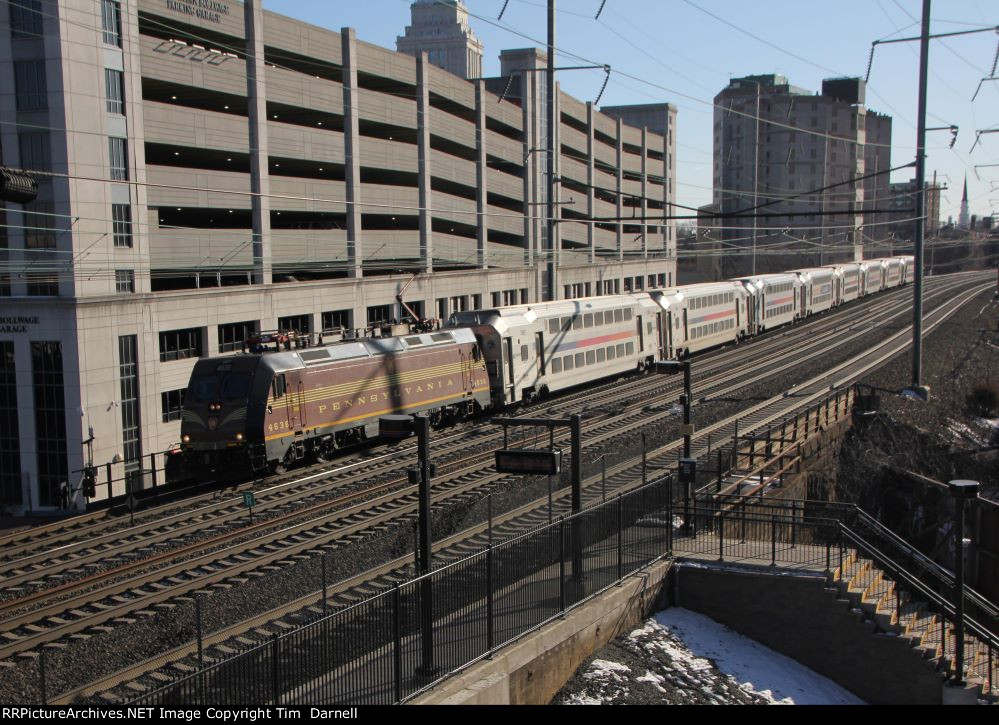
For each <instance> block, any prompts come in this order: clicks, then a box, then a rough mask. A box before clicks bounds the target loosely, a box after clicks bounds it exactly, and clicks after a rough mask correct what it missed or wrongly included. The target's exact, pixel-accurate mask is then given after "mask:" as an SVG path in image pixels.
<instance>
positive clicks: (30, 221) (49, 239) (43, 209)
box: [24, 201, 56, 249]
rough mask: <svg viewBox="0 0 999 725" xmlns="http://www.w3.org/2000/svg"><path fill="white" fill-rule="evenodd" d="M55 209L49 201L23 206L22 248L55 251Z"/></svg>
mask: <svg viewBox="0 0 999 725" xmlns="http://www.w3.org/2000/svg"><path fill="white" fill-rule="evenodd" d="M54 212H55V207H54V205H53V204H52V202H49V201H34V202H32V203H30V204H25V205H24V246H25V248H26V249H55V246H56V230H55V213H54Z"/></svg>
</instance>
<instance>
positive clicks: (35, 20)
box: [10, 0, 42, 38]
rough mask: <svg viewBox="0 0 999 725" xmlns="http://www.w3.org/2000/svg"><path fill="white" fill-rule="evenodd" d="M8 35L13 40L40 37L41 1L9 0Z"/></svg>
mask: <svg viewBox="0 0 999 725" xmlns="http://www.w3.org/2000/svg"><path fill="white" fill-rule="evenodd" d="M10 33H11V35H12V36H13V37H15V38H35V37H40V36H41V34H42V3H41V0H10Z"/></svg>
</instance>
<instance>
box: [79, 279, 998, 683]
mask: <svg viewBox="0 0 999 725" xmlns="http://www.w3.org/2000/svg"><path fill="white" fill-rule="evenodd" d="M989 286H991V285H988V284H986V285H982V286H980V287H976V288H973V289H970V290H967V291H966V292H963V293H961V294H958V295H956V296H954V297H953V298H951V299H948V300H947V301H945V302H944V303H943V304H941V305H940V306H938V307H937V308H936V309H934V310H933V311H932V312H930V313H929V314H927V316H926V320H925V327H924V335H925V334H929V333H930V332H932V330H933V329H935V328H936V327H937V326H938V325H939V324H941V323H942V322H943V321H944V320H945V319H946V318H947V317H949V316H950V315H952V314H954V313H955V312H956V311H957V310H958V309H960V307H961V306H962V305H963V304H964V303H965V302H967V301H968V300H970V299H971V298H973V297H974V296H975V295H977V294H979V293H981V292H982V291H983V290H986V289H988V288H989ZM908 333H909V330H907V329H905V328H903V329H901V330H899V331H898V332H896V333H895V334H894V335H892V336H890V337H889V338H888V339H887V340H885V341H884V342H883V343H881V344H879V345H877V346H875V347H874V348H872V349H871V350H869V351H868V352H866V353H864V354H862V355H857V356H854V357H853V358H851V359H849V360H847V361H845V362H843V363H841V364H839V365H836V366H835V367H834V368H833V369H832V370H830V371H827V372H826V373H823V374H821V375H818V376H814V377H813V378H812V379H810V380H807V381H804V382H803V383H801V384H800V385H799V386H797V387H798V393H797V394H796V395H794V396H784V395H781V396H774V397H771V398H770V399H768V400H766V401H762V402H761V403H760V404H758V405H756V406H753V408H752V409H750V410H749V411H748V412H747V413H746V414H741V415H739V416H732V417H729V418H726V419H724V420H722V421H718V422H717V423H714V424H712V425H709V426H706V427H705V428H703V429H701V430H700V431H699V432H698V433H697V434H696V436H695V438H694V452H695V456H696V455H697V453H698V452H699V451H703V449H704V445H705V440H706V438H707V436H709V435H712V434H714V435H724V431H725V430H726V429H727V428H728V427H729V426H732V425H734V422H735V420H736V419H738V420H739V423H740V430H742V431H744V432H746V433H752V432H754V431H756V430H759V429H761V428H763V427H766V426H768V425H770V424H772V423H774V422H776V421H779V420H780V419H781V418H782V417H786V416H789V415H790V414H792V413H793V412H795V411H797V410H800V409H801V408H803V407H807V406H810V405H812V404H813V403H815V402H816V401H817V400H819V399H821V398H822V397H824V396H826V395H827V394H828V393H829V391H830V390H831V389H835V388H843V387H845V386H848V385H850V384H852V383H853V382H856V381H857V380H858V379H859V378H860V377H861V376H863V375H864V374H866V373H867V372H869V371H870V370H872V369H875V368H876V367H879V366H880V365H882V364H883V363H884V362H886V361H887V360H889V359H891V358H892V357H894V356H895V355H897V354H899V353H900V352H902V351H904V350H905V349H906V348H907V347H908V341H907V339H906V336H907V334H908ZM680 445H681V444H680V442H678V441H673V442H670V443H668V444H666V445H664V446H661V447H659V448H657V449H654V450H650V451H648V454H647V455H648V458H649V460H656V461H660V462H665V464H666V465H671V463H672V462H675V459H676V457H677V455H678V452H679V449H680ZM641 479H642V473H641V469H640V468H637V467H636V465H635V463H634V462H633V461H627V462H623V463H620V464H617V465H614V466H612V467H610V468H609V469H608V470H607V482H608V483H609V484H610V489H611V490H612V491H613V492H614V493H618V492H622V491H625V490H628V489H629V488H632V487H634V486H637V485H640V484H641V482H642V480H641ZM602 483H603V482H602V480H601V476H600V475H595V476H589V477H587V478H586V479H585V481H584V490H583V497H584V505H586V504H587V503H593V502H597V501H599V500H600V498H601V497H602V496H603V493H604V487H603V485H602ZM568 494H569V491H568V490H566V489H562V490H560V491H557V492H555V493H554V494H553V497H552V501H553V510H549V509H548V506H547V504H546V503H545V502H541V503H540V504H539V503H538V502H531V503H529V504H525V505H523V506H520V507H518V508H516V509H514V510H512V511H509V512H506V513H504V514H502V515H500V516H499V517H497V518H496V519H495V520H494V521H493V522H492V524H493V525H492V527H491V530H490V531H488V532H487V525H486V524H485V523H481V524H478V525H476V526H473V527H471V528H469V529H466V530H465V531H462V532H461V533H460V534H456V535H454V536H451V537H448V538H447V539H444V540H442V541H439V542H437V544H436V545H435V547H434V549H435V554H434V556H435V564H436V565H443V564H445V563H446V562H447V561H450V560H454V559H458V558H462V557H464V556H467V555H469V554H473V553H476V552H479V551H481V550H482V548H483V547H485V546H486V545H487V543H489V541H490V539H492V540H503V539H506V538H510V537H514V536H518V535H520V534H523V533H524V532H525V531H527V530H530V529H532V528H535V527H537V526H540V525H543V524H545V523H547V522H548V521H549V520H550V516H552V515H555V516H558V515H561V514H562V513H567V512H568V509H569V502H568ZM411 573H412V569H411V566H410V562H409V557H399V558H397V559H394V560H392V561H389V562H386V563H385V564H383V565H382V566H380V567H377V568H376V569H373V570H371V571H369V572H368V573H367V576H366V577H354V578H352V579H350V580H347V581H345V582H342V583H341V584H340V585H338V586H337V587H335V588H334V590H333V595H334V598H333V600H332V601H331V602H329V604H330V605H332V606H338V605H343V606H347V605H349V604H352V603H354V602H356V601H357V598H358V597H357V596H350V593H351V592H352V591H356V589H357V588H358V587H359V586H362V585H363V587H364V590H363V591H364V594H366V595H372V594H375V593H377V592H379V591H383V590H385V589H387V588H391V587H393V586H395V585H396V584H397V583H400V582H402V581H405V580H406V579H407V578H409V576H410V575H411ZM337 595H339V597H338V596H337ZM320 596H321V593H320V592H315V593H310V594H308V595H306V596H304V597H300V598H298V599H296V600H295V601H293V602H289V603H288V604H286V605H284V606H282V607H280V608H278V609H276V610H272V611H271V612H268V613H264V614H261V615H258V616H257V617H255V618H254V619H253V620H251V621H250V622H247V623H245V624H243V625H242V626H240V625H234V626H232V627H229V628H226V629H225V630H222V631H219V632H217V633H215V634H213V635H211V637H210V638H209V639H208V640H207V641H206V644H207V645H208V646H209V647H212V646H214V647H216V648H218V649H219V651H217V652H213V651H212V650H211V649H210V650H209V656H210V657H211V656H212V655H225V654H231V653H232V651H233V649H232V639H233V638H236V637H238V638H239V644H237V645H236V646H237V647H239V646H246V647H250V646H254V644H256V643H257V642H259V641H263V640H264V639H266V638H267V637H268V636H269V630H268V629H265V627H267V626H268V625H269V626H270V629H273V628H274V620H275V619H280V620H281V624H280V625H279V626H278V629H281V628H287V627H288V626H295V625H298V624H304V623H306V622H308V621H310V620H312V619H315V618H316V617H317V616H321V614H322V613H323V612H324V609H325V606H327V604H326V603H324V602H322V601H317V599H318V598H319V597H320ZM268 618H269V619H268ZM250 630H255V633H254V632H252V631H250ZM227 642H228V643H229V645H227V644H226V643H227ZM192 648H193V645H186V646H182V647H179V648H177V649H176V650H174V651H172V652H170V653H167V654H165V655H163V656H161V657H159V658H157V660H156V661H150V662H146V663H143V665H142V666H138V667H135V668H130V669H129V670H127V671H122V672H118V673H115V675H114V676H113V677H112V678H107V679H106V680H104V681H102V682H100V683H93V684H92V685H90V686H88V687H85V688H80V689H79V690H76V691H74V692H72V693H67V694H66V695H64V697H63V699H62V700H61V701H64V702H65V701H69V699H71V698H72V697H77V696H89V695H92V694H94V693H96V692H100V691H101V690H102V689H106V687H107V686H108V685H109V684H110V683H112V682H117V683H121V682H122V681H127V682H129V684H130V685H131V689H130V690H122V689H121V688H120V687H119V689H118V690H117V692H118V694H119V695H120V694H121V693H125V694H126V695H127V694H128V692H130V693H131V695H130V696H134V694H135V692H136V691H137V690H140V689H145V688H152V687H157V686H159V685H161V684H163V682H164V681H165V680H167V679H169V677H170V675H169V674H164V673H163V672H162V671H159V672H158V673H157V674H158V676H156V674H154V673H150V672H149V670H150V668H151V667H152V666H153V665H156V666H162V665H164V664H166V663H168V662H170V661H171V660H182V659H183V658H187V664H186V668H190V667H193V666H196V663H193V662H191V661H190V658H191V655H192V651H193V649H192ZM143 668H145V671H144V672H142V670H143ZM116 696H117V695H115V694H114V693H110V694H109V695H108V698H109V699H115V697H116ZM126 699H127V697H126Z"/></svg>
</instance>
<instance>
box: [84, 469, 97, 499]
mask: <svg viewBox="0 0 999 725" xmlns="http://www.w3.org/2000/svg"><path fill="white" fill-rule="evenodd" d="M83 495H84V496H86V497H87V498H94V497H95V496H97V468H96V467H94V466H86V467H84V469H83Z"/></svg>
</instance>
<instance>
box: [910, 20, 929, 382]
mask: <svg viewBox="0 0 999 725" xmlns="http://www.w3.org/2000/svg"><path fill="white" fill-rule="evenodd" d="M929 55H930V0H923V25H922V32H921V34H920V38H919V109H918V114H919V117H918V119H917V122H918V126H917V129H916V278H915V283H914V284H913V285H912V317H913V319H912V390H913V392H915V393H916V394H917V395H918V396H919V397H921V398H923V399H924V400H925V399H927V398H929V395H930V390H929V388H928V387H926V386H924V385H923V384H922V377H923V241H924V239H923V237H924V234H925V231H926V220H925V218H924V217H925V214H926V75H927V70H928V65H929Z"/></svg>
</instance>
